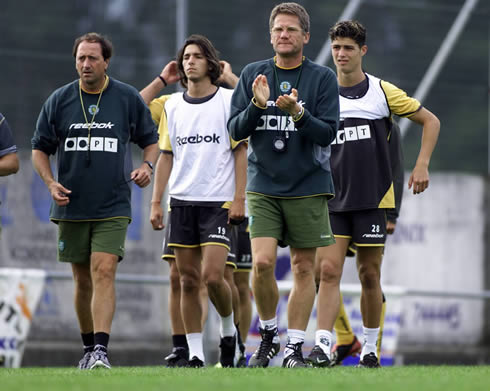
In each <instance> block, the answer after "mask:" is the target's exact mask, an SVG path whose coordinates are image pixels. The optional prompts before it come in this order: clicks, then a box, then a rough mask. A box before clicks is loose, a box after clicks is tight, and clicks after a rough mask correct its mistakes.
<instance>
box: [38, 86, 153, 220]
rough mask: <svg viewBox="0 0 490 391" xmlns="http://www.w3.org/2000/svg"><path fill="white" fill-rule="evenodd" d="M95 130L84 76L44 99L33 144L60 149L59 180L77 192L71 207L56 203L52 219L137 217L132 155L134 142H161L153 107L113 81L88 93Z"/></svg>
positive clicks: (142, 144)
mask: <svg viewBox="0 0 490 391" xmlns="http://www.w3.org/2000/svg"><path fill="white" fill-rule="evenodd" d="M82 99H83V105H84V108H85V110H86V116H87V119H88V122H89V123H90V122H91V120H92V115H93V113H94V111H97V113H96V115H95V117H94V122H93V124H92V128H91V131H90V150H89V148H88V133H89V132H88V125H89V124H87V122H86V120H85V117H84V115H83V112H82V105H81V102H80V91H79V82H78V80H76V81H74V82H72V83H69V84H67V85H65V86H63V87H61V88H59V89H57V90H56V91H54V92H53V93H52V94H51V96H50V97H49V98H48V99H47V101H46V102H45V103H44V106H43V108H42V110H41V113H40V114H39V118H38V120H37V124H36V130H35V132H34V137H33V138H32V148H33V149H38V150H41V151H43V152H45V153H46V154H48V155H53V154H55V153H57V163H58V164H57V171H58V179H57V180H58V182H59V183H61V184H62V185H63V186H64V187H66V188H67V189H69V190H71V191H72V193H71V194H70V195H69V198H70V202H69V204H68V205H66V206H61V207H60V206H58V205H56V203H54V202H53V203H52V206H51V214H50V216H51V219H52V220H54V221H57V220H74V221H77V220H101V219H108V218H118V217H128V218H130V217H131V182H130V173H131V171H132V169H133V168H132V159H131V149H130V142H133V143H135V144H137V145H138V146H139V147H140V148H145V147H146V146H148V145H151V144H155V143H157V142H158V134H157V131H156V127H155V124H154V123H153V121H152V119H151V114H150V111H149V110H148V108H147V106H146V105H145V103H144V102H143V100H142V99H141V97H140V95H139V93H138V91H137V90H136V89H135V88H133V87H131V86H129V85H127V84H125V83H122V82H120V81H117V80H114V79H112V78H111V79H109V84H108V85H107V88H106V89H105V90H104V91H103V93H102V96H101V98H100V102H99V105H98V107H97V101H98V99H99V94H98V93H97V94H89V93H85V92H83V91H82Z"/></svg>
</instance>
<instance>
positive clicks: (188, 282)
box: [180, 273, 201, 295]
mask: <svg viewBox="0 0 490 391" xmlns="http://www.w3.org/2000/svg"><path fill="white" fill-rule="evenodd" d="M200 283H201V281H200V278H199V274H197V273H182V275H181V276H180V287H181V289H182V291H183V292H184V293H187V294H189V293H191V294H196V295H197V294H198V293H199V287H200Z"/></svg>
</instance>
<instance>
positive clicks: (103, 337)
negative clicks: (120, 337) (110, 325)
mask: <svg viewBox="0 0 490 391" xmlns="http://www.w3.org/2000/svg"><path fill="white" fill-rule="evenodd" d="M94 342H95V346H97V347H99V346H100V347H103V348H104V349H105V350H107V346H108V345H109V334H107V333H103V332H97V333H95V335H94Z"/></svg>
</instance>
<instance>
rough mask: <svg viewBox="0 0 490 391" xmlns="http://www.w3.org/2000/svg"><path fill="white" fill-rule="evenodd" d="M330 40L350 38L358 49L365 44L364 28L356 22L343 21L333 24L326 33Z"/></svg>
mask: <svg viewBox="0 0 490 391" xmlns="http://www.w3.org/2000/svg"><path fill="white" fill-rule="evenodd" d="M328 34H329V36H330V40H331V41H334V40H335V38H351V39H352V40H354V42H356V43H357V44H358V45H359V47H362V46H364V45H365V44H366V28H365V27H364V26H363V25H362V24H361V23H360V22H358V21H357V20H343V21H341V22H337V23H335V25H334V26H333V27H332V28H330V30H329V31H328Z"/></svg>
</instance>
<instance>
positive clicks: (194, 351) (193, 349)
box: [185, 333, 204, 362]
mask: <svg viewBox="0 0 490 391" xmlns="http://www.w3.org/2000/svg"><path fill="white" fill-rule="evenodd" d="M185 337H186V339H187V345H189V360H190V359H192V358H193V357H197V358H198V359H199V360H201V361H202V362H204V352H203V348H202V333H190V334H186V336H185Z"/></svg>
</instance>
